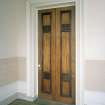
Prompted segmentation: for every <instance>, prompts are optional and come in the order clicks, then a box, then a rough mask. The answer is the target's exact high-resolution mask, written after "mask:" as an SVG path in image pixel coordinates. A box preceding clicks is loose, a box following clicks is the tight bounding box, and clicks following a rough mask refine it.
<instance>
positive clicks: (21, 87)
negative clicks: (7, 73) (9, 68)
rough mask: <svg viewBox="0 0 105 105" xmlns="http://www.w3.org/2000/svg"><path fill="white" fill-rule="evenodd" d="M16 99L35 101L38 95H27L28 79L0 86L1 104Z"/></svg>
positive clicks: (4, 104)
mask: <svg viewBox="0 0 105 105" xmlns="http://www.w3.org/2000/svg"><path fill="white" fill-rule="evenodd" d="M16 99H24V100H27V101H34V100H36V99H37V97H29V96H27V95H26V81H16V82H14V83H11V84H8V85H4V86H1V87H0V105H8V104H9V103H11V102H13V101H14V100H16Z"/></svg>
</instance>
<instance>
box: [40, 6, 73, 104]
mask: <svg viewBox="0 0 105 105" xmlns="http://www.w3.org/2000/svg"><path fill="white" fill-rule="evenodd" d="M74 24H75V23H74V7H67V8H57V9H51V10H44V11H39V64H41V68H40V70H39V96H40V97H43V98H47V99H52V100H56V101H61V102H64V103H75V33H74V32H75V30H74V29H75V25H74Z"/></svg>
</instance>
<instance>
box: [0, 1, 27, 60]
mask: <svg viewBox="0 0 105 105" xmlns="http://www.w3.org/2000/svg"><path fill="white" fill-rule="evenodd" d="M25 1H26V0H0V58H7V57H15V56H20V57H21V56H22V57H23V56H25V55H26V16H25V13H26V12H25Z"/></svg>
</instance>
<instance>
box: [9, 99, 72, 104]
mask: <svg viewBox="0 0 105 105" xmlns="http://www.w3.org/2000/svg"><path fill="white" fill-rule="evenodd" d="M9 105H73V104H63V103H59V102H54V101H49V100H44V99H38V100H37V101H35V102H29V101H25V100H20V99H17V100H15V101H14V102H12V103H11V104H9Z"/></svg>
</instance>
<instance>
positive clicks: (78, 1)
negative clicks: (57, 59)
mask: <svg viewBox="0 0 105 105" xmlns="http://www.w3.org/2000/svg"><path fill="white" fill-rule="evenodd" d="M71 2H73V4H72V3H71ZM74 2H75V3H74ZM55 4H56V5H55ZM71 4H72V5H74V4H75V5H76V105H83V103H84V102H83V100H84V90H83V89H84V83H83V80H84V79H83V74H84V73H83V68H84V55H83V54H84V53H83V45H84V44H83V22H82V21H83V20H82V19H83V1H82V0H66V1H64V0H61V2H60V1H59V2H56V1H52V2H50V1H49V2H37V3H33V4H30V2H28V5H26V8H27V7H28V10H27V12H28V13H27V15H26V16H27V17H28V18H27V25H28V26H27V29H28V30H30V27H31V26H32V30H30V33H31V32H32V33H31V34H29V32H28V31H27V38H29V39H30V38H32V37H33V39H31V40H33V41H32V42H30V40H29V39H28V40H27V41H28V42H27V46H29V45H31V46H30V48H31V49H30V48H29V47H27V51H28V52H29V51H30V52H31V54H32V55H30V56H29V55H28V56H27V57H28V59H31V58H35V60H32V59H31V61H30V62H27V65H30V68H28V66H27V88H28V89H27V95H29V96H32V97H34V96H36V97H38V26H37V25H38V15H37V12H38V10H40V9H49V8H57V7H65V6H68V5H69V6H71ZM29 5H31V7H29ZM30 9H31V15H30V11H29V10H30ZM29 17H30V18H29ZM30 19H32V21H30V22H29V20H30ZM30 25H31V26H30ZM33 44H35V47H33V46H32V45H33ZM32 51H33V52H35V53H32ZM33 74H35V75H33ZM29 81H30V82H29ZM29 87H30V88H29ZM33 89H34V90H33ZM32 90H33V91H34V93H35V94H32Z"/></svg>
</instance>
